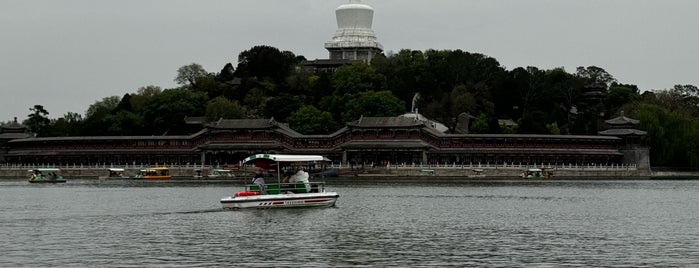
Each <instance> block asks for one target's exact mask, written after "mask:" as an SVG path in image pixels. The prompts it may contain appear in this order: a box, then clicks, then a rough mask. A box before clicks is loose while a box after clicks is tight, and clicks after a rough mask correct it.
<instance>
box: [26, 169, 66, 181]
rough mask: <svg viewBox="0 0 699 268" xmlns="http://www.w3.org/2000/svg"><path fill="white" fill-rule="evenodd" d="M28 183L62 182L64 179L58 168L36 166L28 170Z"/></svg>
mask: <svg viewBox="0 0 699 268" xmlns="http://www.w3.org/2000/svg"><path fill="white" fill-rule="evenodd" d="M29 174H30V175H29V182H30V183H62V182H66V179H65V178H63V176H62V175H61V169H59V168H37V169H30V170H29Z"/></svg>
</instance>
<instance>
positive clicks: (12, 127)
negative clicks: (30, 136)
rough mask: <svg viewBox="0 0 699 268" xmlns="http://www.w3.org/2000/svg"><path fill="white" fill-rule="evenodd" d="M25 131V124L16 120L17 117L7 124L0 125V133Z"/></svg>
mask: <svg viewBox="0 0 699 268" xmlns="http://www.w3.org/2000/svg"><path fill="white" fill-rule="evenodd" d="M26 131H27V126H25V125H22V124H20V123H19V122H17V117H15V120H14V121H12V122H10V123H9V124H7V125H4V126H0V133H24V132H26Z"/></svg>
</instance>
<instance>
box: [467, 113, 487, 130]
mask: <svg viewBox="0 0 699 268" xmlns="http://www.w3.org/2000/svg"><path fill="white" fill-rule="evenodd" d="M489 130H490V128H489V127H488V116H487V115H486V114H483V113H482V114H480V115H478V117H476V119H475V120H473V123H472V124H471V131H470V133H473V134H485V133H488V131H489Z"/></svg>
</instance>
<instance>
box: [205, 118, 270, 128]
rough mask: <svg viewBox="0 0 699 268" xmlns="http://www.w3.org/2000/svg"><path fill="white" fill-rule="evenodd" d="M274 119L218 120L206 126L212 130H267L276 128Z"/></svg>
mask: <svg viewBox="0 0 699 268" xmlns="http://www.w3.org/2000/svg"><path fill="white" fill-rule="evenodd" d="M277 125H278V124H277V122H276V121H274V118H270V119H219V120H218V121H214V122H211V123H209V124H206V127H208V128H214V129H269V128H273V127H275V126H277Z"/></svg>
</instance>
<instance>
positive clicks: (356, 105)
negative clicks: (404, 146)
mask: <svg viewBox="0 0 699 268" xmlns="http://www.w3.org/2000/svg"><path fill="white" fill-rule="evenodd" d="M403 113H405V103H404V102H403V101H401V100H399V99H398V98H396V97H395V96H394V95H393V93H391V92H390V91H379V92H374V91H367V92H364V93H361V94H359V96H358V97H357V98H355V99H352V100H350V101H349V102H347V107H346V110H345V112H344V113H343V114H342V117H343V119H344V120H345V122H347V121H352V120H357V119H358V118H359V117H361V116H398V115H401V114H403Z"/></svg>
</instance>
